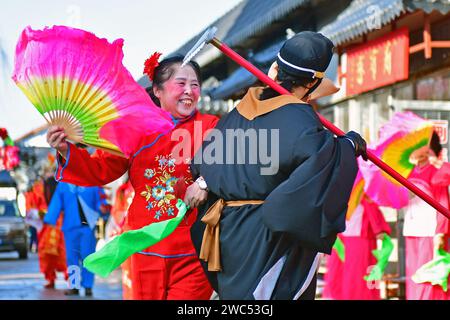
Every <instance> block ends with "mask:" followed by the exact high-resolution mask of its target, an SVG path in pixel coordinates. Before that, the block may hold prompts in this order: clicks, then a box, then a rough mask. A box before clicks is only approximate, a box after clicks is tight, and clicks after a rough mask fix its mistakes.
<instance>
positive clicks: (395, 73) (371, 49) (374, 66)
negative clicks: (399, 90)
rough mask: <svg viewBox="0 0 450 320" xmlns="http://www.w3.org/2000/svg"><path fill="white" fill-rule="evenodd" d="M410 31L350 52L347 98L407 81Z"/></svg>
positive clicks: (403, 31) (349, 50)
mask: <svg viewBox="0 0 450 320" xmlns="http://www.w3.org/2000/svg"><path fill="white" fill-rule="evenodd" d="M408 69H409V31H408V29H407V28H402V29H398V30H396V31H394V32H391V33H390V34H389V35H387V36H384V37H381V38H378V39H376V40H373V41H369V42H367V43H364V44H362V45H358V46H355V47H353V48H350V49H348V50H347V95H354V94H358V93H361V92H366V91H369V90H372V89H375V88H379V87H382V86H385V85H388V84H391V83H395V82H397V81H400V80H405V79H408Z"/></svg>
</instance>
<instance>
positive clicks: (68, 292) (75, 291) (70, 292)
mask: <svg viewBox="0 0 450 320" xmlns="http://www.w3.org/2000/svg"><path fill="white" fill-rule="evenodd" d="M64 294H65V295H66V296H78V295H79V294H80V290H78V289H75V288H74V289H69V290H66V291H64Z"/></svg>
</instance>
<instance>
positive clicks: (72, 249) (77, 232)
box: [64, 226, 96, 289]
mask: <svg viewBox="0 0 450 320" xmlns="http://www.w3.org/2000/svg"><path fill="white" fill-rule="evenodd" d="M64 241H65V243H66V256H67V272H68V274H69V288H71V289H73V288H77V289H80V284H81V286H82V287H84V288H92V287H93V286H94V274H93V273H92V272H89V271H88V270H87V269H86V268H84V267H83V260H84V259H85V258H86V257H87V256H88V255H90V254H91V253H93V252H95V245H96V239H95V233H94V230H91V229H90V228H89V227H88V226H82V227H77V228H74V229H70V230H68V231H64Z"/></svg>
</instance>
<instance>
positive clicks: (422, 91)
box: [416, 70, 450, 100]
mask: <svg viewBox="0 0 450 320" xmlns="http://www.w3.org/2000/svg"><path fill="white" fill-rule="evenodd" d="M416 94H417V96H416V99H417V100H450V71H448V70H447V71H446V72H444V73H440V74H437V75H431V76H429V77H425V78H423V79H419V80H417V82H416Z"/></svg>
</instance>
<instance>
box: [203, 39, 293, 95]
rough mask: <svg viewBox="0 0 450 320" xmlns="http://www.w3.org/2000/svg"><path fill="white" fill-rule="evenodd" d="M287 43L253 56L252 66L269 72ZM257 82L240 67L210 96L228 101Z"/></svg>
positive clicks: (270, 47) (281, 41) (211, 91)
mask: <svg viewBox="0 0 450 320" xmlns="http://www.w3.org/2000/svg"><path fill="white" fill-rule="evenodd" d="M285 41H286V39H282V40H280V41H277V42H275V43H274V44H271V45H269V46H268V47H266V48H265V49H263V50H261V51H259V52H258V53H256V54H255V55H253V56H252V58H251V62H252V64H254V65H255V66H257V67H258V68H259V69H260V70H261V71H263V72H267V71H268V70H269V67H270V65H271V64H272V62H273V61H275V59H276V56H277V54H278V52H279V51H280V49H281V46H282V45H283V43H284V42H285ZM256 81H257V78H256V77H255V76H254V75H252V74H251V73H250V72H248V71H247V70H246V69H245V68H243V67H240V68H239V69H237V70H236V71H234V72H233V73H232V74H231V75H230V76H229V77H228V78H226V79H225V80H224V81H223V82H222V83H221V84H220V86H218V87H216V88H214V89H212V90H209V91H208V94H209V95H210V97H211V99H213V100H221V99H226V98H228V97H229V96H231V95H233V94H234V93H237V92H239V91H241V90H243V89H247V88H248V87H250V86H251V85H253V84H254V83H255V82H256Z"/></svg>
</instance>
